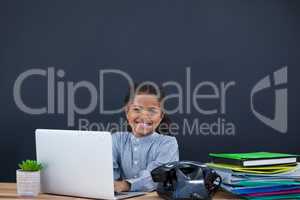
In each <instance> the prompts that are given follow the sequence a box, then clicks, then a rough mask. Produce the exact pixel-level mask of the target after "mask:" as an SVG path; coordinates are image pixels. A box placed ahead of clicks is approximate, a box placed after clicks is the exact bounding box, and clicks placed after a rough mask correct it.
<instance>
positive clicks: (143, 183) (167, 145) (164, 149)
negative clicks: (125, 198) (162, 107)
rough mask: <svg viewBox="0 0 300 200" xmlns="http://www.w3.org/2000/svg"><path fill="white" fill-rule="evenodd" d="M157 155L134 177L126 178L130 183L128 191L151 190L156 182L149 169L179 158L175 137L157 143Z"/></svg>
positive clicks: (154, 187) (155, 185)
mask: <svg viewBox="0 0 300 200" xmlns="http://www.w3.org/2000/svg"><path fill="white" fill-rule="evenodd" d="M157 151H158V156H157V157H156V159H155V160H154V161H152V162H151V163H149V164H148V166H147V168H146V169H145V170H142V171H140V172H139V176H138V177H137V178H134V179H127V180H126V181H128V182H129V183H130V191H145V192H148V191H153V190H155V189H156V187H157V184H156V183H154V182H153V180H152V177H151V171H152V170H153V169H155V168H156V167H158V166H160V165H162V164H165V163H168V162H173V161H178V160H179V153H178V144H177V141H176V138H175V137H171V138H168V139H167V140H165V141H163V142H162V143H161V144H160V145H159V149H158V150H157Z"/></svg>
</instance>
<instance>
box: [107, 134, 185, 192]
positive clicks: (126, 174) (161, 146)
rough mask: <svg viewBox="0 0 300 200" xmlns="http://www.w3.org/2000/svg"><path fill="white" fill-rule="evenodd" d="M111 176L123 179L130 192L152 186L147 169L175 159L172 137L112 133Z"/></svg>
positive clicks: (176, 153)
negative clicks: (127, 184)
mask: <svg viewBox="0 0 300 200" xmlns="http://www.w3.org/2000/svg"><path fill="white" fill-rule="evenodd" d="M112 141H113V168H114V179H115V180H118V179H122V180H127V181H128V182H129V183H130V184H131V191H152V190H155V189H156V186H157V184H155V183H154V182H153V180H152V178H151V171H152V170H153V169H155V168H156V167H158V166H160V165H162V164H165V163H168V162H173V161H178V160H179V153H178V144H177V141H176V138H175V137H172V136H166V135H161V134H159V133H156V132H154V133H152V134H151V135H147V136H144V137H135V136H134V135H133V133H131V132H117V133H114V134H112Z"/></svg>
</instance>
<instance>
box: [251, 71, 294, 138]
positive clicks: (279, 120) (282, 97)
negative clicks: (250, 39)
mask: <svg viewBox="0 0 300 200" xmlns="http://www.w3.org/2000/svg"><path fill="white" fill-rule="evenodd" d="M287 74H288V68H287V67H283V68H281V69H279V70H277V71H275V72H274V73H273V75H272V76H270V75H268V76H265V77H264V78H262V79H261V80H260V81H259V82H257V83H256V85H255V86H254V87H253V88H252V90H251V97H250V98H251V110H252V112H253V114H254V115H255V116H256V117H257V118H258V119H259V120H260V121H261V122H263V123H264V124H266V125H267V126H269V127H271V128H273V129H275V130H277V131H279V132H280V133H287V131H288V89H287V87H284V86H286V85H287V83H288V75H287ZM272 80H274V82H273V84H272ZM272 85H273V86H275V87H274V88H272ZM267 89H269V90H270V89H274V90H275V91H274V92H275V109H274V119H271V118H269V117H266V116H264V115H263V114H261V113H259V112H258V111H256V110H255V107H254V101H253V98H254V96H255V94H256V93H258V92H263V91H264V90H267Z"/></svg>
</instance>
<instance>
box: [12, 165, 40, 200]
mask: <svg viewBox="0 0 300 200" xmlns="http://www.w3.org/2000/svg"><path fill="white" fill-rule="evenodd" d="M16 173H17V194H18V195H19V196H37V195H38V194H39V193H40V188H41V173H40V171H36V172H28V171H22V170H19V169H18V170H17V172H16Z"/></svg>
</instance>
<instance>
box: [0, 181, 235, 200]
mask: <svg viewBox="0 0 300 200" xmlns="http://www.w3.org/2000/svg"><path fill="white" fill-rule="evenodd" d="M0 199H11V200H13V199H25V198H24V197H23V198H22V197H18V196H17V191H16V184H15V183H0ZM26 199H28V198H26ZM36 199H41V200H42V199H45V200H46V199H58V200H59V199H66V200H68V199H70V200H71V199H73V200H74V199H84V198H77V197H68V196H57V195H48V194H40V195H39V196H38V197H37V198H36ZM130 199H131V200H161V198H159V197H158V196H157V194H156V192H151V193H147V194H146V195H144V196H141V197H135V198H130ZM213 199H216V200H217V199H237V198H236V197H233V196H231V195H229V194H227V193H224V192H221V191H220V192H217V193H216V194H215V196H214V198H213Z"/></svg>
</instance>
